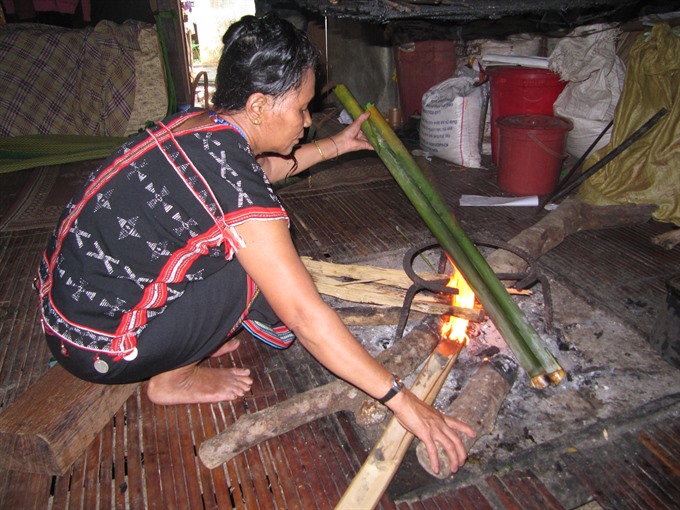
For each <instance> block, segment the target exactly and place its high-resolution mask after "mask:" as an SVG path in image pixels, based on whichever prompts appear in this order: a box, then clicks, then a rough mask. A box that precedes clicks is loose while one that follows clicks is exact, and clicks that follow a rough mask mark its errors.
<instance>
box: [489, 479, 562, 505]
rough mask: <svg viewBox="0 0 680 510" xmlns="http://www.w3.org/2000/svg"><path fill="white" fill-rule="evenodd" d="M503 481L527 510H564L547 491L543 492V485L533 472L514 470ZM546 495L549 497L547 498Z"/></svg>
mask: <svg viewBox="0 0 680 510" xmlns="http://www.w3.org/2000/svg"><path fill="white" fill-rule="evenodd" d="M501 480H502V482H503V483H504V484H505V486H506V487H507V488H508V489H509V490H510V491H511V492H512V493H513V494H514V495H515V498H516V499H517V500H518V501H520V502H521V503H522V506H523V507H524V508H525V509H526V510H531V509H535V510H542V509H546V510H564V509H563V507H562V505H560V504H559V502H558V501H557V500H556V499H555V498H554V497H552V495H550V493H548V492H547V490H546V491H545V492H544V491H541V487H542V486H543V484H542V483H541V482H540V481H538V479H536V477H535V475H534V474H533V473H532V472H531V471H523V470H514V471H511V472H510V473H508V474H507V475H505V476H503V477H502V479H501ZM546 493H547V495H548V497H545V494H546Z"/></svg>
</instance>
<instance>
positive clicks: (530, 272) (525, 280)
mask: <svg viewBox="0 0 680 510" xmlns="http://www.w3.org/2000/svg"><path fill="white" fill-rule="evenodd" d="M472 241H473V242H474V243H475V244H476V245H478V246H487V247H490V248H496V249H502V250H506V251H509V252H510V253H513V254H514V255H517V256H518V257H520V258H522V259H524V261H525V262H526V263H527V264H528V266H527V269H526V271H523V272H521V273H496V276H497V277H498V279H499V280H514V281H515V283H514V284H513V285H511V288H514V289H519V290H521V289H526V288H527V287H528V286H529V285H531V284H533V283H534V282H536V281H538V282H540V284H541V288H542V290H543V306H544V308H545V317H546V326H547V328H548V330H550V329H552V297H551V295H550V284H549V283H548V280H547V278H546V277H545V276H544V275H543V274H542V273H541V272H540V271H539V270H538V267H537V266H538V263H537V262H536V260H535V259H534V258H533V257H532V256H531V255H529V254H528V253H527V252H526V251H524V250H522V249H521V248H518V247H517V246H513V245H511V244H508V243H504V242H499V241H493V242H492V241H485V240H478V239H472ZM436 248H439V249H440V250H441V254H440V256H439V267H438V271H439V273H441V274H445V271H446V265H447V263H448V258H447V256H446V252H445V251H444V250H442V249H441V246H440V245H439V243H437V242H436V241H434V240H430V241H427V242H425V243H423V244H421V245H419V246H415V247H413V248H411V249H409V250H408V251H407V252H406V253H405V254H404V260H403V263H402V265H403V267H404V271H405V272H406V274H407V275H408V277H409V278H410V279H411V281H412V282H413V285H411V286H410V287H409V289H408V290H407V291H406V295H405V296H404V303H403V305H402V307H401V312H400V314H399V323H398V324H397V330H396V332H395V339H396V340H398V339H400V338H401V337H402V335H403V334H404V329H405V328H406V323H407V322H408V316H409V312H410V310H411V304H412V302H413V298H414V297H415V295H416V294H417V293H418V292H420V291H422V290H427V291H430V292H434V293H438V294H446V295H454V294H458V289H457V288H454V287H447V285H446V284H447V283H448V282H449V280H448V278H447V279H445V280H425V279H423V278H421V277H420V276H418V274H417V273H416V272H415V269H413V261H414V260H415V258H416V257H417V256H418V255H420V254H421V253H423V252H425V251H428V250H433V249H436Z"/></svg>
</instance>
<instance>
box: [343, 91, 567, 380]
mask: <svg viewBox="0 0 680 510" xmlns="http://www.w3.org/2000/svg"><path fill="white" fill-rule="evenodd" d="M335 92H336V95H337V96H338V99H340V101H341V102H342V104H343V106H344V107H345V108H346V109H347V111H348V112H349V113H350V115H352V117H353V118H356V117H358V116H359V115H361V113H363V111H364V110H363V108H362V107H361V106H360V105H359V104H358V103H357V102H356V100H355V99H354V97H353V96H352V95H351V93H350V92H349V90H347V88H346V87H345V86H344V85H338V86H337V87H336V89H335ZM369 110H370V111H371V117H370V118H369V121H368V123H364V125H363V126H362V130H363V131H364V133H365V134H366V136H367V138H368V139H369V141H370V142H371V144H372V145H373V146H374V147H375V149H376V152H377V153H378V155H379V156H380V158H381V159H382V160H383V162H384V163H385V164H386V166H387V167H388V169H389V170H390V172H391V173H392V175H393V176H394V178H395V180H397V182H398V183H399V185H400V187H401V188H402V190H403V191H404V192H405V194H406V195H407V196H408V198H409V200H411V202H412V203H413V205H414V206H415V207H416V209H417V210H418V212H419V213H420V215H421V216H422V218H423V220H424V221H425V223H426V224H427V225H428V227H429V228H430V230H431V231H432V233H433V234H434V235H435V237H436V238H437V240H438V241H439V242H440V244H441V246H442V248H443V249H444V250H445V251H446V252H447V253H449V255H450V256H451V258H452V259H453V261H454V263H455V264H456V266H457V267H458V269H459V270H460V271H461V273H462V275H463V276H464V277H465V279H466V281H467V282H468V283H469V284H470V287H472V289H473V291H474V292H475V294H476V295H477V297H478V299H479V300H480V302H481V303H482V305H483V306H484V308H485V309H486V310H487V313H488V314H489V317H490V318H491V319H492V321H493V322H494V324H496V327H497V328H498V329H499V331H500V332H501V334H502V335H503V337H504V338H505V339H506V341H507V342H508V345H509V346H510V347H511V349H512V350H513V352H514V353H515V355H516V356H517V358H518V361H519V362H520V364H521V365H522V367H523V368H524V369H525V370H526V371H527V373H528V374H529V376H530V377H531V379H532V384H533V385H534V386H536V387H545V386H546V385H547V383H546V381H545V377H544V376H545V374H546V373H547V374H549V376H550V379H551V380H552V381H553V382H554V383H558V382H559V381H560V380H561V378H562V377H563V375H564V371H563V370H562V368H561V367H560V366H559V364H558V363H557V361H556V360H555V358H554V357H553V356H552V354H551V353H550V352H549V351H548V349H547V348H546V347H545V345H544V344H543V342H542V339H541V338H540V336H539V335H538V333H537V332H536V331H535V330H534V329H533V327H532V326H531V324H530V323H529V322H528V320H527V319H526V317H525V316H524V314H523V313H522V311H521V310H520V309H519V307H518V306H517V305H516V303H515V302H514V301H513V300H512V298H511V296H510V295H509V294H508V292H507V290H506V289H505V287H504V286H503V284H502V283H501V282H500V281H499V280H498V278H497V277H496V275H495V273H494V272H493V270H492V269H491V267H490V266H489V265H488V263H487V262H486V259H484V257H483V256H482V255H481V253H480V252H479V250H478V249H477V247H476V246H475V245H474V243H472V241H471V240H470V239H469V238H468V236H467V235H466V234H465V232H464V231H463V230H462V228H461V227H460V225H459V224H458V223H457V222H456V220H455V218H454V216H453V214H452V213H451V212H450V211H449V210H448V208H447V207H446V204H445V203H444V201H443V199H442V198H441V196H439V194H438V193H437V192H436V191H435V190H434V188H433V187H432V185H431V184H430V183H429V181H428V180H427V178H426V177H425V176H424V175H423V174H422V171H421V170H420V168H419V167H418V165H417V164H416V163H415V161H413V158H412V157H411V155H410V153H409V152H408V151H407V150H406V148H405V147H404V146H403V144H402V143H401V141H400V140H399V138H398V137H397V136H396V135H395V134H394V132H393V131H392V129H391V128H390V127H389V125H388V124H387V122H385V120H384V118H383V117H382V115H381V114H380V112H379V111H378V110H377V109H375V108H369Z"/></svg>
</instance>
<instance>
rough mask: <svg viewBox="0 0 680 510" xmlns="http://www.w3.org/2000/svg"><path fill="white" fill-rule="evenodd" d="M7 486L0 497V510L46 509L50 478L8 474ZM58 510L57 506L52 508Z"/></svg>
mask: <svg viewBox="0 0 680 510" xmlns="http://www.w3.org/2000/svg"><path fill="white" fill-rule="evenodd" d="M7 474H8V477H7V485H6V486H5V487H4V490H3V493H2V494H1V495H0V508H3V509H7V510H14V509H16V510H23V509H31V508H48V506H49V497H50V484H51V477H49V476H46V475H42V474H36V473H21V472H19V471H11V472H8V473H7ZM52 509H53V510H59V507H58V506H52Z"/></svg>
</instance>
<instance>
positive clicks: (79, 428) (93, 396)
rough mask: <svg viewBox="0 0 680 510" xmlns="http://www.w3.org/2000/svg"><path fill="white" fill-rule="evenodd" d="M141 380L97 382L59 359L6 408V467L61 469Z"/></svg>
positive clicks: (1, 416)
mask: <svg viewBox="0 0 680 510" xmlns="http://www.w3.org/2000/svg"><path fill="white" fill-rule="evenodd" d="M136 387H137V385H136V384H121V385H104V384H92V383H88V382H85V381H83V380H81V379H78V378H76V377H74V376H72V375H71V374H69V373H68V372H66V370H64V369H63V368H61V367H60V366H59V365H56V366H54V367H52V368H51V369H49V370H48V371H47V373H46V374H45V375H44V376H43V377H41V378H40V379H39V380H38V381H37V382H36V383H35V384H33V385H32V386H31V387H30V388H29V389H28V390H27V391H25V392H24V393H23V394H22V395H21V397H19V399H18V400H16V401H15V402H14V403H13V404H12V405H11V406H10V407H9V408H8V409H6V410H5V411H3V412H2V413H0V451H2V452H4V455H2V456H0V467H2V468H5V469H12V470H17V471H27V472H32V473H43V474H53V475H60V474H63V473H65V472H66V470H67V469H68V468H69V466H70V465H71V464H72V463H73V461H75V460H76V459H77V458H78V457H79V456H81V455H82V454H83V452H84V451H85V448H87V446H88V445H89V444H90V443H91V442H92V441H93V440H94V438H95V437H96V436H97V434H99V432H100V431H101V429H102V428H103V427H104V426H105V425H106V424H107V423H108V422H109V420H111V417H112V416H113V414H114V413H115V412H116V410H117V409H118V408H119V407H120V406H121V405H122V404H123V402H125V400H126V399H127V397H128V396H130V394H131V393H132V392H133V391H134V389H135V388H136Z"/></svg>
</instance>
